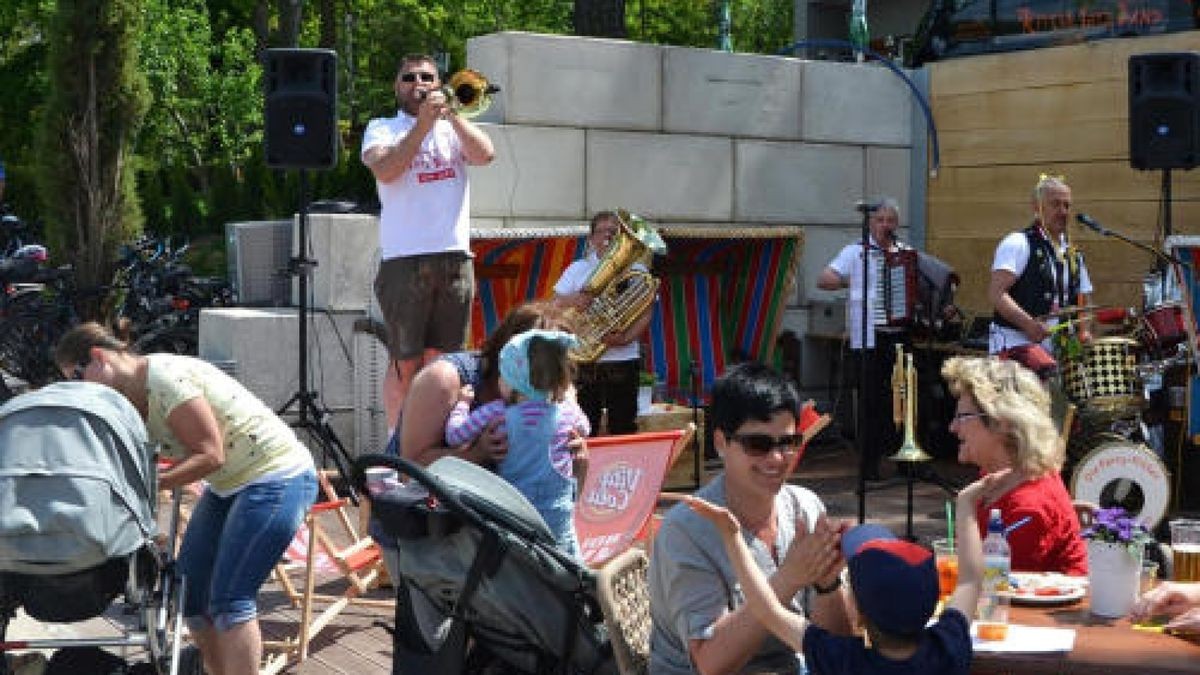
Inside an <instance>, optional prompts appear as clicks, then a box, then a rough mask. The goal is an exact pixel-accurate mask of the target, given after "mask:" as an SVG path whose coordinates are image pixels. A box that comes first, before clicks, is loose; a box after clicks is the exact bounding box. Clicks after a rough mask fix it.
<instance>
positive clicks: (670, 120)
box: [467, 32, 925, 388]
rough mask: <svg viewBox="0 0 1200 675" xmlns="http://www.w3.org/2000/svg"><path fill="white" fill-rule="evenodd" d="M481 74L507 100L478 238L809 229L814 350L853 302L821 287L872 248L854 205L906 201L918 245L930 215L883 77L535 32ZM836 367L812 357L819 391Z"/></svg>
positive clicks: (476, 218) (807, 300) (810, 352)
mask: <svg viewBox="0 0 1200 675" xmlns="http://www.w3.org/2000/svg"><path fill="white" fill-rule="evenodd" d="M467 60H468V64H469V65H470V67H472V68H475V69H477V70H479V71H481V72H483V73H484V74H486V75H487V76H488V77H489V78H490V79H491V80H493V81H494V82H495V83H497V84H498V85H500V87H501V88H502V91H501V93H500V94H499V95H497V97H496V100H495V103H494V104H493V106H492V108H491V110H489V111H488V112H487V113H486V114H485V115H484V116H482V117H481V118H479V121H480V123H481V124H483V125H484V127H485V129H486V130H487V132H488V133H489V134H490V135H491V136H492V138H493V139H495V140H496V141H497V143H496V145H497V154H498V158H497V161H496V163H495V164H493V165H492V166H489V167H482V168H472V169H471V181H472V182H471V190H472V215H473V223H474V224H475V226H476V227H479V226H484V223H486V226H489V227H494V226H497V225H498V226H501V227H517V226H520V227H525V228H529V227H536V226H537V225H538V223H545V224H548V225H562V224H568V222H574V221H577V220H583V219H586V218H587V217H588V216H589V215H590V214H592V213H594V212H595V211H597V210H600V209H604V208H612V207H615V206H621V207H625V208H628V209H630V210H632V211H634V212H637V213H640V214H641V215H643V216H645V217H647V218H649V219H651V220H652V221H656V222H660V223H669V224H679V225H684V224H686V225H701V226H708V225H711V226H714V227H717V228H722V227H725V228H742V227H753V226H756V225H780V224H786V225H802V226H804V227H805V249H804V255H803V262H802V263H801V267H800V269H799V270H798V275H797V278H798V279H799V283H798V284H797V288H796V291H795V294H794V297H793V298H792V299H791V304H790V307H789V310H788V311H787V312H786V314H785V316H784V320H783V326H782V328H783V329H785V330H792V331H793V332H794V333H796V334H797V335H798V336H804V335H805V334H806V333H807V332H808V327H809V326H808V324H809V315H810V312H809V311H808V310H809V309H810V308H811V307H812V306H813V304H814V303H816V306H817V307H818V308H819V309H822V308H823V306H824V304H823V303H839V302H843V301H844V298H845V293H844V291H843V292H838V293H830V292H827V291H821V290H819V289H817V288H816V287H815V281H816V277H817V275H818V274H819V273H820V270H821V269H822V268H824V266H825V265H826V264H827V263H828V262H829V260H831V259H832V257H833V256H834V255H835V254H836V253H837V252H838V250H840V249H841V247H842V246H844V245H846V244H848V243H851V242H854V241H857V240H858V237H859V226H860V220H859V214H858V212H856V211H855V210H854V203H855V202H856V201H858V200H860V199H864V198H873V197H877V196H879V195H884V194H886V195H890V196H893V197H895V198H896V199H897V200H898V201H899V202H900V204H901V210H902V213H901V221H902V225H904V226H905V229H904V230H903V231H902V233H903V234H902V236H905V237H907V236H908V232H909V229H908V226H909V225H911V223H909V222H908V219H907V216H908V213H909V206H910V205H912V204H920V203H923V200H924V194H923V187H922V186H923V183H922V182H921V181H910V174H911V168H910V167H911V166H912V164H913V162H912V156H913V152H920V153H924V152H925V148H924V145H923V142H924V141H923V139H922V140H920V143H921V145H919V147H918V148H916V150H914V133H913V128H914V126H915V125H914V120H915V119H917V116H918V115H919V108H917V106H916V105H915V100H914V98H913V96H912V94H911V93H910V91H909V89H908V86H907V85H906V84H905V83H904V81H903V80H901V79H900V78H899V77H896V75H895V74H894V73H891V72H889V71H888V70H887V69H885V68H883V67H882V66H879V65H872V64H866V65H858V64H852V63H834V62H822V61H804V60H799V59H792V58H784V57H774V56H762V55H752V54H728V53H723V52H717V51H712V50H705V49H694V48H683V47H664V46H653V45H645V44H637V43H632V42H626V41H621V40H609V39H593V38H578V37H565V36H548V35H538V34H532V33H519V32H505V33H495V34H491V35H485V36H481V37H477V38H473V39H472V40H470V41H469V42H468V44H467ZM506 154H507V155H508V157H507V158H506V157H504V155H506ZM911 183H916V184H917V185H918V187H916V188H913V187H910V184H911ZM914 190H921V193H920V194H914V193H913V191H914ZM518 223H519V225H518ZM922 225H923V224H922ZM918 231H923V228H918ZM914 243H915V244H917V245H919V244H920V243H921V242H914ZM834 353H835V352H834V349H833V346H832V343H831V342H830V341H827V340H808V341H806V344H805V352H804V354H805V355H804V374H803V378H802V379H803V381H804V382H803V383H804V384H805V385H806V386H812V387H813V388H819V387H824V386H825V385H826V382H827V379H828V376H827V371H826V368H825V366H826V365H827V364H828V361H829V359H830V358H832V357H833V355H834Z"/></svg>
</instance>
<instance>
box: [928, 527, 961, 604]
mask: <svg viewBox="0 0 1200 675" xmlns="http://www.w3.org/2000/svg"><path fill="white" fill-rule="evenodd" d="M933 555H934V561H935V562H936V563H937V571H938V600H939V601H941V602H945V600H946V598H948V597H950V594H951V593H953V592H954V587H955V586H957V585H958V552H957V551H955V550H954V542H953V541H952V540H950V539H934V540H933Z"/></svg>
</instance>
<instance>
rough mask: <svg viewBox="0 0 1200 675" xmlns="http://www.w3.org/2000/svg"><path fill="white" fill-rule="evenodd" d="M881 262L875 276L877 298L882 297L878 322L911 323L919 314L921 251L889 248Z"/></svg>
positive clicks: (877, 310) (885, 323) (890, 324)
mask: <svg viewBox="0 0 1200 675" xmlns="http://www.w3.org/2000/svg"><path fill="white" fill-rule="evenodd" d="M880 263H881V264H879V266H878V267H877V269H878V270H879V272H878V274H877V275H876V276H875V283H876V289H877V291H878V293H877V294H876V296H875V297H877V298H879V300H880V301H879V302H878V303H876V306H875V317H874V318H875V325H877V326H910V325H912V323H913V321H914V320H915V319H916V314H917V293H918V289H917V266H918V255H917V251H916V249H911V248H908V249H903V250H900V251H886V252H884V253H883V259H882V260H881V261H880Z"/></svg>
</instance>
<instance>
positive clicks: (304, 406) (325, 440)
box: [276, 169, 358, 506]
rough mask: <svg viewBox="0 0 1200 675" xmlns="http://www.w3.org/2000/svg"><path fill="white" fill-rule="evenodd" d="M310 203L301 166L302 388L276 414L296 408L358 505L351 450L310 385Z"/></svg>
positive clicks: (298, 425)
mask: <svg viewBox="0 0 1200 675" xmlns="http://www.w3.org/2000/svg"><path fill="white" fill-rule="evenodd" d="M308 204H309V194H308V171H307V170H305V169H301V170H300V211H299V221H300V226H299V231H298V232H297V244H296V248H297V251H296V257H294V258H292V259H291V261H290V264H289V265H288V275H289V276H295V277H297V286H298V291H299V296H300V298H299V300H298V302H297V303H296V307H297V319H298V322H299V324H300V325H299V336H298V339H297V345H298V350H299V359H298V361H299V365H298V368H297V371H298V386H299V389H297V390H296V393H294V394H292V396H291V397H290V398H289V399H288V400H287V402H285V403H284V404H283V405H282V406H280V407H279V410H277V411H276V414H278V415H280V416H281V417H282V416H284V415H286V414H288V412H289V411H291V409H292V408H293V407H295V413H296V419H295V421H294V422H292V427H293V428H294V429H300V430H304V431H305V432H306V433H307V435H308V438H309V439H310V441H311V442H314V443H316V444H317V447H318V448H319V449H320V457H321V464H322V465H325V464H327V463H329V462H331V461H332V463H333V465H334V467H336V468H337V471H338V474H339V475H340V476H341V478H342V482H343V484H344V485H345V489H346V491H347V492H348V494H349V497H350V501H351V502H352V503H354V505H355V506H357V505H358V494H357V492H356V490H355V488H354V481H353V480H351V476H350V464H351V458H350V453H349V452H347V451H346V446H345V445H343V444H342V441H341V439H339V438H338V436H337V434H336V433H334V431H333V427H332V426H331V425H330V424H329V410H328V409H326V408H323V407H321V406H319V405H317V394H316V392H313V391H312V390H311V389H309V388H308V384H309V381H308V279H309V276H310V275H311V274H312V269H313V268H314V267H316V266H317V261H315V260H313V259H311V258H309V257H308V250H307V249H308Z"/></svg>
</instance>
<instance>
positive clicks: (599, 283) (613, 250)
mask: <svg viewBox="0 0 1200 675" xmlns="http://www.w3.org/2000/svg"><path fill="white" fill-rule="evenodd" d="M616 217H617V224H618V226H619V227H618V229H617V233H616V235H614V236H613V239H612V241H611V242H609V244H608V248H607V249H605V251H604V253H603V254H602V255H601V256H600V264H598V265H597V266H596V269H595V270H592V273H591V274H590V275H589V276H588V278H587V280H586V281H584V283H583V288H582V289H580V290H581V291H582V292H584V293H587V294H588V295H590V296H592V302H591V304H589V305H588V306H587V307H586V308H584V309H582V310H575V309H573V310H570V311H569V312H568V314H569V319H570V321H571V322H572V323H573V325H574V327H575V336H576V337H577V338H578V339H579V345H578V346H577V347H575V348H574V349H572V350H571V352H570V356H571V359H572V360H573V361H576V362H581V363H590V362H592V361H595V360H596V359H598V358H600V355H601V354H603V353H604V350H605V349H607V348H608V347H607V346H606V345H605V344H604V336H605V335H608V334H609V333H611V332H613V331H617V330H624V329H625V328H628V327H629V326H630V325H631V324H632V323H633V322H634V321H636V320H637V318H638V317H639V316H641V315H642V312H644V311H645V310H646V308H647V307H649V306H650V304H651V303H652V302H654V297H655V294H657V293H658V286H659V281H658V279H655V278H654V277H653V276H652V275H651V274H650V273H649V272H647V271H646V270H641V269H633V266H634V264H636V263H639V262H640V263H641V264H642V265H643V266H645V267H648V266H649V262H650V258H651V257H652V256H653V254H655V253H658V254H663V253H666V252H667V245H666V243H664V242H663V240H662V237H660V236H659V234H658V232H656V231H655V230H654V228H652V227H651V226H650V225H649V224H648V223H647V222H646V221H644V220H642V219H641V218H639V217H638V216H635V215H633V214H631V213H629V212H628V211H626V210H624V209H618V210H617V212H616Z"/></svg>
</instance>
